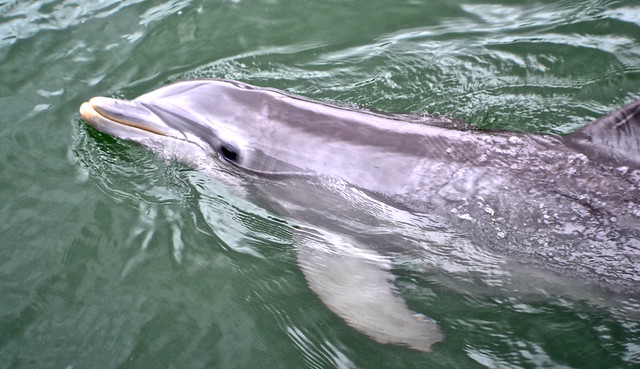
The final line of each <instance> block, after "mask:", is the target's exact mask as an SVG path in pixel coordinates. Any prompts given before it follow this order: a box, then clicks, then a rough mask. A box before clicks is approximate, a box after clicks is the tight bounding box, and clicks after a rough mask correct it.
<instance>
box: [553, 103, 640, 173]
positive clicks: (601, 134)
mask: <svg viewBox="0 0 640 369" xmlns="http://www.w3.org/2000/svg"><path fill="white" fill-rule="evenodd" d="M564 139H565V143H566V144H567V145H568V146H570V147H573V148H574V149H576V150H578V151H580V152H582V153H583V154H585V155H586V156H587V157H589V158H590V159H592V160H598V161H604V162H607V163H609V164H611V165H614V166H627V167H630V168H634V169H639V168H640V99H639V100H636V101H634V102H632V103H630V104H628V105H626V106H623V107H622V108H620V109H618V110H616V111H614V112H613V113H611V114H609V115H605V116H604V117H602V118H600V119H598V120H596V121H594V122H593V123H591V124H589V125H587V126H585V127H583V128H581V129H580V130H578V131H576V132H574V133H572V134H570V135H568V136H566V137H565V138H564Z"/></svg>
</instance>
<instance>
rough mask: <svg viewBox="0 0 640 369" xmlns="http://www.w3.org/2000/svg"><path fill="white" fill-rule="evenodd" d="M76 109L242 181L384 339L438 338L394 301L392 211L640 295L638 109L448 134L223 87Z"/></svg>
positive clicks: (189, 85)
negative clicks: (552, 128) (545, 126)
mask: <svg viewBox="0 0 640 369" xmlns="http://www.w3.org/2000/svg"><path fill="white" fill-rule="evenodd" d="M80 114H81V116H82V118H83V119H84V120H85V121H86V122H87V123H88V124H89V125H91V126H93V127H94V128H95V129H97V130H98V131H101V132H103V133H106V134H109V135H111V136H115V137H118V138H121V139H125V140H131V141H135V142H138V143H140V144H142V145H144V146H146V147H148V148H150V149H151V150H153V151H154V152H156V153H158V154H160V155H162V156H165V157H168V158H170V159H175V160H178V161H181V162H183V163H185V164H187V165H191V166H193V167H195V168H209V171H208V173H209V174H211V175H212V176H214V177H216V178H219V179H220V180H221V181H223V182H226V183H233V182H241V183H242V186H241V187H242V188H243V190H242V191H241V193H240V195H241V196H244V197H246V198H247V199H248V200H249V201H251V202H252V203H255V204H257V205H258V206H261V207H264V208H266V209H267V210H269V211H272V212H273V213H275V214H278V215H279V216H282V217H284V218H285V219H287V220H289V221H290V222H291V223H292V224H294V229H295V231H294V244H295V248H296V253H297V257H298V263H299V265H300V267H301V269H302V271H303V273H304V275H305V278H306V280H307V282H308V284H309V286H310V288H311V289H312V290H313V291H314V292H315V294H316V295H318V297H319V298H320V299H321V300H322V301H323V302H324V304H325V305H326V306H327V307H328V308H329V309H330V310H332V311H333V312H334V313H335V314H336V315H338V316H340V317H341V318H342V319H344V320H345V321H346V322H347V324H348V325H350V326H351V327H353V328H354V329H356V330H357V331H359V332H361V333H363V334H365V335H367V336H369V337H371V338H373V339H374V340H376V341H378V342H380V343H389V344H396V345H401V346H406V347H409V348H412V349H415V350H419V351H426V352H428V351H431V350H432V346H433V345H434V344H435V343H437V342H439V341H442V340H443V339H444V335H443V333H442V331H441V328H440V327H439V325H438V324H437V322H436V321H434V320H432V319H430V318H427V317H426V316H424V315H422V314H419V313H416V312H414V311H413V310H411V309H409V307H408V306H407V304H406V302H405V301H404V299H402V298H401V297H400V296H399V295H398V293H397V292H396V289H395V285H394V275H393V274H392V273H391V270H392V267H393V264H392V262H391V260H392V258H393V257H396V256H398V255H400V254H402V253H403V252H404V251H406V254H407V255H413V254H412V252H411V251H410V250H409V248H410V246H406V247H405V246H404V245H402V242H401V241H402V240H405V239H407V240H408V239H409V237H408V236H407V237H404V236H403V235H388V234H384V231H381V229H382V230H383V229H384V227H385V224H391V223H392V222H393V221H394V220H393V219H390V217H389V216H388V214H393V209H401V210H402V211H403V212H406V213H407V214H412V216H414V217H415V218H412V219H421V221H423V220H424V222H425V223H428V224H431V225H433V227H434V228H438V227H441V229H447V230H454V231H452V232H454V234H456V235H459V236H460V239H464V240H467V241H468V242H471V243H472V244H474V245H478V246H481V247H483V248H487V249H490V250H492V252H497V253H500V254H507V255H510V256H513V257H514V258H516V259H521V260H523V262H524V263H527V264H529V263H531V264H533V265H535V266H536V267H540V268H543V269H545V270H551V271H553V273H559V274H561V275H564V276H568V277H569V278H574V279H576V280H580V281H586V282H587V283H588V284H589V285H592V286H595V287H596V288H598V289H600V288H604V289H605V290H606V291H611V292H614V293H621V294H625V295H629V294H630V295H632V296H638V295H640V100H637V101H635V102H632V103H630V104H629V105H627V106H625V107H623V108H621V109H619V110H617V111H615V112H613V113H611V114H609V115H607V116H605V117H603V118H600V119H598V120H597V121H595V122H593V123H590V124H589V125H586V126H585V127H584V128H582V129H580V130H578V131H577V132H575V133H573V134H570V135H567V136H556V135H537V134H525V133H512V132H488V131H481V130H475V129H469V128H466V127H463V128H458V127H460V125H459V124H457V122H456V121H455V120H452V119H449V118H445V117H430V116H422V117H419V118H418V117H413V118H412V117H411V116H409V115H392V114H389V115H386V114H378V113H372V112H368V111H360V110H355V109H348V108H344V107H339V106H334V105H331V104H326V103H321V102H316V101H311V100H309V99H305V98H302V97H298V96H292V95H289V94H286V93H283V92H281V91H277V90H273V89H268V88H260V87H255V86H251V85H248V84H245V83H241V82H235V81H229V80H217V79H212V80H193V81H184V82H177V83H174V84H170V85H167V86H164V87H161V88H159V89H157V90H155V91H152V92H150V93H148V94H145V95H142V96H140V97H138V98H136V99H134V100H117V99H111V98H106V97H95V98H92V99H91V100H89V101H88V102H85V103H84V104H82V106H81V108H80ZM211 168H213V169H211ZM323 184H324V185H323ZM342 187H344V188H347V190H336V189H337V188H342ZM350 194H356V195H353V196H359V197H358V199H356V200H352V198H351V197H350V196H351V195H350ZM366 198H374V199H376V201H379V202H378V203H380V204H385V205H384V206H386V208H385V209H391V210H385V211H382V210H379V209H377V208H375V206H373V207H372V206H371V205H370V204H372V203H374V202H367V201H365V200H362V199H366ZM381 206H382V205H381ZM336 213H343V216H337V215H336ZM380 214H382V215H380ZM356 218H357V219H359V222H355V221H354V222H352V223H349V219H356ZM363 224H364V225H370V226H371V227H377V228H375V229H376V232H377V233H380V235H379V236H380V237H377V236H378V234H376V232H373V231H370V230H368V229H367V228H366V226H362V229H358V227H359V226H361V225H363ZM372 229H373V228H372ZM421 237H422V238H423V239H420V238H421ZM412 238H413V239H414V240H415V239H418V241H417V242H416V244H420V243H421V242H424V243H427V242H429V243H436V244H437V242H438V240H434V239H430V237H429V235H427V234H426V233H425V234H423V235H422V234H418V235H417V236H416V235H413V236H412ZM407 242H408V241H407ZM392 244H393V245H394V247H395V248H392V247H391V246H390V245H392ZM390 250H391V251H390ZM424 257H425V258H428V257H429V256H428V255H426V256H424Z"/></svg>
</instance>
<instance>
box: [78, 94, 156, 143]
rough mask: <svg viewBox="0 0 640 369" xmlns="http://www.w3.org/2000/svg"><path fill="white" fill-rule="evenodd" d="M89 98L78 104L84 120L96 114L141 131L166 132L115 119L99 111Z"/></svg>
mask: <svg viewBox="0 0 640 369" xmlns="http://www.w3.org/2000/svg"><path fill="white" fill-rule="evenodd" d="M91 100H93V99H90V100H89V101H86V102H83V103H82V105H81V106H80V116H81V117H82V119H83V120H84V121H85V122H91V121H92V117H93V118H95V117H96V116H98V117H101V118H103V119H106V120H107V121H109V122H112V123H116V124H120V125H123V126H127V127H131V128H136V129H139V130H141V131H146V132H149V133H153V134H156V135H160V136H167V134H166V133H164V132H162V131H159V130H156V129H153V128H151V127H149V126H145V125H142V124H137V123H133V122H130V121H126V120H122V119H117V118H114V117H112V116H109V115H108V114H105V113H104V112H102V111H100V108H98V107H97V106H96V105H94V104H92V103H91Z"/></svg>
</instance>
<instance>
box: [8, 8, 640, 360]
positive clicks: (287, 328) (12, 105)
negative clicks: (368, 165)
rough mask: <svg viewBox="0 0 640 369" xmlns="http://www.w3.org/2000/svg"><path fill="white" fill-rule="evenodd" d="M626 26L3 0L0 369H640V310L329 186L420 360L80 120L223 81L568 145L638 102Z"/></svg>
mask: <svg viewBox="0 0 640 369" xmlns="http://www.w3.org/2000/svg"><path fill="white" fill-rule="evenodd" d="M638 14H640V7H639V6H638V5H637V4H636V2H634V1H620V2H610V1H602V0H589V1H582V2H570V1H561V2H544V1H543V2H537V3H530V2H515V3H514V2H512V1H511V2H506V3H496V2H493V3H490V4H489V3H486V2H485V3H483V2H477V1H470V2H466V3H464V4H460V3H456V2H441V1H412V2H406V3H398V2H395V1H390V0H389V1H385V0H375V1H367V2H358V1H351V2H342V1H329V2H315V1H304V2H299V3H296V4H291V3H289V2H284V1H260V0H247V1H224V0H221V1H198V0H192V1H162V0H153V1H135V0H132V1H94V2H81V1H73V0H48V1H39V2H29V1H20V0H17V1H0V61H1V63H0V76H2V81H3V83H2V84H1V85H0V110H2V112H3V114H2V118H0V140H1V141H2V147H3V148H2V150H0V198H1V199H2V201H1V202H0V203H1V205H0V209H1V210H0V216H1V217H2V218H1V219H0V220H2V221H1V222H0V241H1V242H0V244H2V245H3V246H2V247H1V248H0V260H2V261H1V262H0V296H2V298H0V311H2V313H0V366H1V367H15V368H27V367H127V366H128V367H169V366H174V367H192V368H198V367H292V368H300V367H346V368H351V367H363V368H365V367H470V368H476V367H541V366H553V367H585V368H586V367H598V368H607V367H616V368H624V367H629V368H631V367H634V366H637V365H638V364H640V323H638V322H639V321H640V319H638V318H639V317H638V315H637V312H638V311H640V305H639V303H638V301H637V299H634V298H631V297H626V296H618V295H607V294H606V293H601V292H598V291H593V290H589V289H585V288H584V286H583V285H581V284H580V283H578V282H575V281H569V280H566V279H563V278H560V277H557V276H554V275H549V274H548V273H544V272H540V271H539V270H537V269H535V268H533V267H531V268H529V267H526V268H525V266H524V265H523V263H522V261H521V260H513V259H510V258H509V257H508V256H506V255H502V254H496V253H493V252H491V251H490V250H487V249H484V248H482V247H479V246H477V245H471V244H469V243H468V242H465V240H464V239H461V238H460V237H459V236H458V235H456V234H455V233H452V232H451V231H449V230H447V229H446V228H442V227H441V226H439V225H437V224H433V222H431V221H430V220H429V219H425V218H423V217H418V216H415V215H413V214H410V213H407V212H404V211H401V210H398V209H395V208H393V207H390V206H388V205H386V204H383V203H380V202H378V201H377V200H375V199H372V198H367V197H366V196H363V195H362V194H359V193H357V191H356V192H349V191H353V190H352V189H348V188H340V186H339V184H337V185H336V187H335V188H328V189H327V188H325V189H321V190H322V191H338V192H339V193H340V194H341V195H340V196H341V197H342V198H345V199H347V200H346V201H345V204H346V205H345V204H343V206H351V205H353V207H357V208H360V209H362V213H361V217H362V218H358V217H348V218H346V217H345V216H344V215H343V216H341V215H340V214H341V213H339V212H338V213H336V217H337V219H338V220H339V221H340V222H342V224H343V228H344V230H343V231H344V232H346V234H350V233H349V232H353V234H357V235H359V236H361V238H360V239H362V240H365V241H367V242H370V243H374V242H377V244H376V246H377V247H378V249H380V250H383V251H385V252H386V254H387V255H388V256H392V257H393V263H394V264H393V273H394V276H395V277H396V281H395V285H396V286H397V288H398V292H399V293H400V294H401V295H402V296H403V298H405V299H406V300H407V301H408V304H409V307H410V308H411V309H412V310H414V311H417V312H421V313H424V314H425V315H428V316H430V317H433V318H434V319H436V320H437V321H438V323H439V324H440V326H441V327H442V328H443V330H444V333H445V334H446V337H447V338H446V340H445V341H444V342H442V343H440V344H438V345H437V346H435V351H434V353H433V354H422V353H418V352H414V351H411V350H407V349H403V348H400V347H393V346H387V345H380V344H378V343H376V342H374V341H372V340H370V339H369V338H367V337H364V336H363V335H361V334H359V333H358V332H356V331H354V330H353V329H351V328H349V327H348V326H347V325H345V324H344V322H343V321H342V320H340V319H339V318H337V317H336V316H335V315H334V314H333V313H331V311H329V310H328V309H327V308H326V307H325V306H324V305H323V304H322V303H321V302H320V301H319V300H318V298H317V297H316V296H315V295H314V294H313V293H312V292H311V291H310V290H309V288H308V286H307V283H306V281H305V279H304V276H303V275H302V273H301V272H300V270H299V268H298V266H297V263H296V256H295V252H294V247H293V246H292V243H293V235H292V233H293V231H294V229H295V228H294V227H295V225H294V224H291V223H289V222H288V221H287V220H286V219H280V218H277V217H274V216H273V215H271V213H269V212H267V211H265V210H263V209H261V208H259V207H256V206H255V205H252V204H250V203H247V202H246V201H243V200H242V199H241V198H240V197H238V196H236V195H234V191H233V189H231V190H229V189H228V188H227V187H225V186H224V185H222V184H220V183H215V182H213V181H211V180H210V179H209V178H208V177H207V176H206V175H205V174H204V173H201V172H197V171H194V170H190V169H188V168H184V167H182V166H179V165H176V164H171V163H165V162H163V161H162V160H161V159H158V158H156V157H155V156H154V155H152V154H150V153H147V152H146V151H145V150H144V149H142V148H140V147H137V146H135V145H132V144H128V143H122V142H120V141H116V140H113V139H110V138H108V137H106V136H104V135H101V134H97V133H95V132H94V131H92V130H90V129H88V128H87V127H85V126H84V124H82V123H81V122H80V120H79V118H78V115H77V109H78V106H79V105H80V103H81V102H82V101H85V100H86V99H87V98H89V97H91V96H95V95H107V96H122V97H127V98H130V97H134V96H137V95H139V94H142V93H144V92H147V91H149V90H151V89H153V88H156V87H158V86H161V85H163V84H165V83H167V82H170V81H175V80H179V79H185V78H193V77H198V78H207V77H224V78H232V79H239V80H243V81H246V82H249V83H253V84H257V85H261V86H269V87H276V88H281V89H285V90H287V91H289V92H292V93H298V94H301V95H304V96H307V97H310V98H315V99H321V100H325V101H331V102H337V103H339V104H344V105H353V106H364V107H369V108H372V109H376V110H382V111H390V112H417V113H420V112H432V113H448V114H451V115H454V116H458V117H462V118H465V119H467V120H468V121H471V122H472V123H476V124H479V125H481V126H485V127H491V128H504V129H514V130H526V131H539V132H563V133H566V132H569V131H572V130H574V129H576V128H578V127H580V126H582V125H583V124H584V123H586V122H588V121H589V120H591V119H593V118H596V117H598V116H601V115H603V114H605V113H607V112H608V111H611V110H613V109H615V108H617V107H618V106H621V105H623V104H624V103H625V102H628V101H630V100H632V99H634V98H636V97H637V96H638V95H640V90H638V87H637V86H638V83H637V82H638V76H639V72H640V45H639V40H640V18H639V17H638ZM363 15H366V16H363ZM350 201H351V202H350ZM349 204H351V205H349ZM368 212H370V213H368ZM351 214H353V213H351ZM367 214H371V215H372V216H375V217H379V218H382V219H384V222H382V223H380V224H378V225H373V226H372V225H371V223H370V222H368V221H366V219H367V216H368V215H367ZM363 229H364V230H365V231H366V232H364V231H362V230H363ZM425 239H429V240H432V242H430V243H424V242H422V241H423V240H425ZM525 264H526V261H525Z"/></svg>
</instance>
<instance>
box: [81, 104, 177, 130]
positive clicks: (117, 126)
mask: <svg viewBox="0 0 640 369" xmlns="http://www.w3.org/2000/svg"><path fill="white" fill-rule="evenodd" d="M80 116H81V117H82V119H83V120H84V121H85V122H87V124H89V125H90V126H92V127H93V128H95V129H97V130H98V131H100V132H103V133H107V134H110V135H112V136H116V137H121V138H124V137H123V136H127V137H128V136H131V134H132V133H134V132H136V131H137V135H148V134H149V133H151V134H155V135H161V136H172V133H173V132H172V130H171V129H170V128H169V127H168V126H167V125H166V124H164V123H163V122H162V120H160V119H159V118H158V117H157V116H156V115H155V114H154V113H153V112H151V111H150V110H149V109H147V108H146V107H145V106H144V105H143V104H141V103H140V102H138V101H134V100H118V99H111V98H108V97H94V98H92V99H90V100H89V101H88V102H84V103H82V105H81V106H80ZM125 133H126V134H125Z"/></svg>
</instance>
